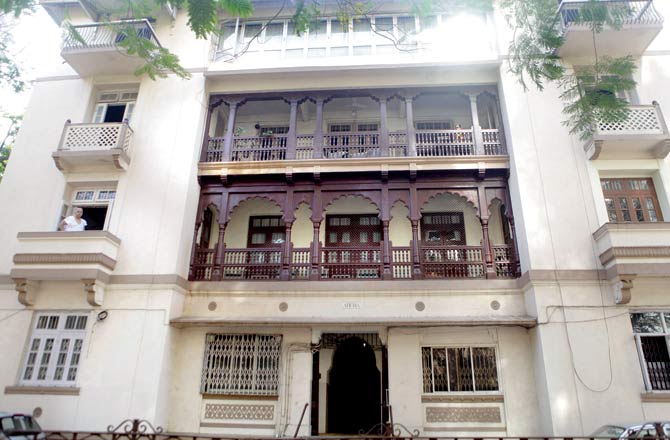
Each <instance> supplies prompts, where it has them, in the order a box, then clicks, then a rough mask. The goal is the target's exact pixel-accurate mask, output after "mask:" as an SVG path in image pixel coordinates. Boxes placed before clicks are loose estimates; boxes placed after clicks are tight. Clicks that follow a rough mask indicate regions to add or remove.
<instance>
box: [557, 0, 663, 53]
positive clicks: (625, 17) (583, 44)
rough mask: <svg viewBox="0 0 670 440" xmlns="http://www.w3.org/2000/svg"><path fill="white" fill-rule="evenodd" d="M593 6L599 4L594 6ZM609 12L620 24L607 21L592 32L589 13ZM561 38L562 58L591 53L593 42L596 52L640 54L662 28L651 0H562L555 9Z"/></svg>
mask: <svg viewBox="0 0 670 440" xmlns="http://www.w3.org/2000/svg"><path fill="white" fill-rule="evenodd" d="M592 8H598V9H596V10H593V9H592ZM602 14H608V15H609V16H610V19H611V20H612V21H614V22H616V23H619V24H620V26H615V27H613V26H609V25H606V26H605V27H604V29H603V30H602V32H599V33H596V35H595V42H594V41H593V38H594V36H593V34H592V32H591V28H590V25H591V22H592V20H591V17H592V16H593V15H596V16H600V15H602ZM558 20H559V25H560V27H561V31H562V34H563V38H564V42H563V45H562V46H561V48H560V49H559V50H558V55H559V56H560V57H563V58H570V57H584V56H588V57H592V56H593V45H594V44H596V45H597V47H598V54H599V55H609V56H624V55H641V54H642V53H643V52H644V51H645V50H646V49H647V47H648V46H649V44H651V42H652V41H653V40H654V38H656V35H658V33H659V32H660V31H661V29H662V28H663V17H662V16H661V15H660V14H659V13H658V11H656V9H655V8H654V2H653V0H605V1H599V2H596V5H592V4H591V3H590V2H589V1H563V2H562V3H561V5H560V7H559V12H558Z"/></svg>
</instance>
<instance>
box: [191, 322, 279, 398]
mask: <svg viewBox="0 0 670 440" xmlns="http://www.w3.org/2000/svg"><path fill="white" fill-rule="evenodd" d="M280 359H281V336H279V335H253V334H238V335H235V334H219V333H208V334H207V336H206V343H205V360H204V365H203V368H202V383H201V387H200V391H201V392H202V393H203V394H229V395H256V396H276V395H277V394H278V391H279V362H280Z"/></svg>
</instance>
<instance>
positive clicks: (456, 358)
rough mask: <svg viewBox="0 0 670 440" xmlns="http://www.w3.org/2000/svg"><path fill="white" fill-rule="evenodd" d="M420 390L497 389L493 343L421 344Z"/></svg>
mask: <svg viewBox="0 0 670 440" xmlns="http://www.w3.org/2000/svg"><path fill="white" fill-rule="evenodd" d="M421 357H422V365H423V392H424V393H446V392H452V393H454V392H468V391H470V392H485V391H498V390H499V387H498V367H497V364H496V352H495V348H494V347H423V348H422V349H421Z"/></svg>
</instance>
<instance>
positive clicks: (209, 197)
mask: <svg viewBox="0 0 670 440" xmlns="http://www.w3.org/2000/svg"><path fill="white" fill-rule="evenodd" d="M220 199H221V194H202V195H201V196H200V200H199V201H198V212H197V214H196V218H195V221H196V223H197V224H200V223H202V221H203V218H204V217H205V210H206V209H207V208H209V207H210V206H214V209H215V212H216V214H217V216H218V218H219V220H220V219H221V208H220V207H219V203H218V202H219V201H220Z"/></svg>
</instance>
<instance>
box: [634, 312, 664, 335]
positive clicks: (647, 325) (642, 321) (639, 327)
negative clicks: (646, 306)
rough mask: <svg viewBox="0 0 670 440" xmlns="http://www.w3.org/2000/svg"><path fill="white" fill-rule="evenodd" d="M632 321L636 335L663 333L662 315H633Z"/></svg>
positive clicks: (650, 313)
mask: <svg viewBox="0 0 670 440" xmlns="http://www.w3.org/2000/svg"><path fill="white" fill-rule="evenodd" d="M630 320H631V323H632V324H633V331H634V332H635V333H660V332H662V331H663V326H662V325H661V314H660V313H658V312H642V313H631V314H630Z"/></svg>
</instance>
